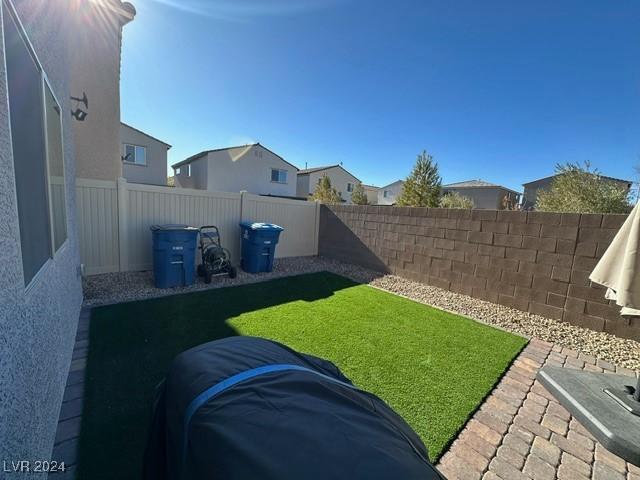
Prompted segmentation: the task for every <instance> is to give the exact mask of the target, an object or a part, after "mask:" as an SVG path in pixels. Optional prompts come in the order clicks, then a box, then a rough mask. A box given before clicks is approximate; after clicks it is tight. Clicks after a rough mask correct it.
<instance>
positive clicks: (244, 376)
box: [182, 363, 357, 467]
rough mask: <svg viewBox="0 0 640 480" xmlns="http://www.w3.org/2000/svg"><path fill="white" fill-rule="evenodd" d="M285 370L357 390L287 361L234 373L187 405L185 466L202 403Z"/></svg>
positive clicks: (184, 443) (183, 457)
mask: <svg viewBox="0 0 640 480" xmlns="http://www.w3.org/2000/svg"><path fill="white" fill-rule="evenodd" d="M284 371H298V372H308V373H313V374H315V375H318V376H320V377H322V378H324V379H325V380H329V381H331V382H333V383H337V384H340V385H343V386H345V387H348V388H353V389H356V390H357V387H355V386H354V385H352V384H350V383H346V382H343V381H341V380H337V379H335V378H333V377H330V376H329V375H325V374H324V373H320V372H317V371H315V370H312V369H310V368H307V367H302V366H300V365H292V364H286V363H281V364H273V365H264V366H262V367H257V368H252V369H250V370H245V371H244V372H240V373H236V374H235V375H232V376H231V377H229V378H226V379H224V380H222V381H220V382H218V383H216V384H215V385H213V386H212V387H209V388H207V389H206V390H205V391H204V392H202V393H201V394H199V395H198V396H197V397H196V398H194V399H193V400H192V401H191V403H190V404H189V406H188V407H187V410H186V412H185V416H184V432H183V437H182V438H183V442H182V443H183V445H184V447H183V450H182V463H183V467H184V462H185V460H186V458H187V444H188V438H189V437H188V433H189V423H190V422H191V417H193V415H194V414H195V413H196V412H197V411H198V409H199V408H200V407H201V406H202V405H204V404H205V403H207V402H208V401H209V400H211V399H212V398H213V397H216V396H217V395H220V394H221V393H222V392H224V391H225V390H228V389H229V388H231V387H233V386H234V385H236V384H238V383H240V382H244V381H246V380H250V379H252V378H255V377H258V376H260V375H265V374H267V373H275V372H284Z"/></svg>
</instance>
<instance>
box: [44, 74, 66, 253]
mask: <svg viewBox="0 0 640 480" xmlns="http://www.w3.org/2000/svg"><path fill="white" fill-rule="evenodd" d="M44 103H45V111H44V114H45V120H46V128H47V160H48V163H49V192H50V195H51V227H52V230H53V250H54V251H57V250H58V249H59V248H60V247H61V246H62V244H63V243H64V241H65V240H66V239H67V209H66V205H65V203H66V202H65V198H66V197H65V194H64V193H65V188H64V150H63V146H62V119H61V118H60V105H58V102H57V101H56V99H55V97H54V96H53V92H51V89H50V88H49V85H48V84H47V83H46V82H45V89H44Z"/></svg>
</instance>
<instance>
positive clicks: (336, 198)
mask: <svg viewBox="0 0 640 480" xmlns="http://www.w3.org/2000/svg"><path fill="white" fill-rule="evenodd" d="M311 200H319V201H321V202H322V203H328V204H335V203H341V202H342V199H341V198H340V195H338V191H337V190H336V189H335V188H334V187H332V186H331V180H330V179H329V177H327V176H326V175H323V176H322V178H321V179H320V181H319V182H318V185H316V191H315V192H313V195H312V196H311Z"/></svg>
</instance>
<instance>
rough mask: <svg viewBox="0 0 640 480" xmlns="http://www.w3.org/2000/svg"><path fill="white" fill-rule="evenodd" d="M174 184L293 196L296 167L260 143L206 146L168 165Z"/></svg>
mask: <svg viewBox="0 0 640 480" xmlns="http://www.w3.org/2000/svg"><path fill="white" fill-rule="evenodd" d="M171 168H173V171H174V182H175V186H176V187H181V188H197V189H200V190H211V191H218V192H241V191H246V192H249V193H254V194H256V195H273V196H279V197H295V195H296V173H297V172H298V167H296V166H295V165H292V164H291V163H289V162H287V161H286V160H285V159H284V158H282V157H281V156H280V155H278V154H277V153H274V152H272V151H271V150H269V149H268V148H266V147H265V146H263V145H261V144H260V143H254V144H251V145H241V146H238V147H227V148H218V149H215V150H205V151H204V152H200V153H198V154H196V155H193V156H191V157H189V158H187V159H186V160H183V161H181V162H178V163H175V164H174V165H172V166H171Z"/></svg>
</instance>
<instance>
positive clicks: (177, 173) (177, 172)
mask: <svg viewBox="0 0 640 480" xmlns="http://www.w3.org/2000/svg"><path fill="white" fill-rule="evenodd" d="M176 175H180V167H178V168H176Z"/></svg>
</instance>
